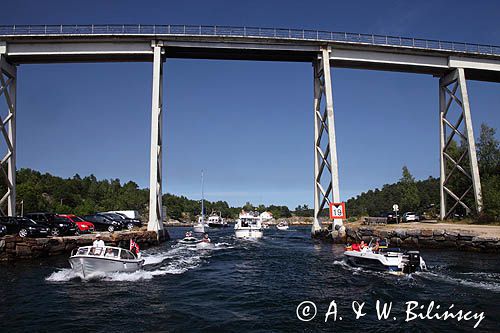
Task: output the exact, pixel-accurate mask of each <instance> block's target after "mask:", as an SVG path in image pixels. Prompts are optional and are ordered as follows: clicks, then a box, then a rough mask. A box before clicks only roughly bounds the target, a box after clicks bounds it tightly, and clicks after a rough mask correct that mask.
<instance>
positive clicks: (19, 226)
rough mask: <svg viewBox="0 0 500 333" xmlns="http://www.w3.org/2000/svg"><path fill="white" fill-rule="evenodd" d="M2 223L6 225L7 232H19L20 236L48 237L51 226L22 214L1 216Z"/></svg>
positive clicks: (12, 233)
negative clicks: (21, 215)
mask: <svg viewBox="0 0 500 333" xmlns="http://www.w3.org/2000/svg"><path fill="white" fill-rule="evenodd" d="M0 223H1V224H2V225H3V226H5V227H6V234H11V235H14V234H18V235H19V237H46V236H47V235H49V234H50V227H49V226H47V225H44V224H42V223H37V222H35V221H33V220H31V219H28V218H25V217H20V216H1V217H0Z"/></svg>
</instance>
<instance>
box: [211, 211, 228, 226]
mask: <svg viewBox="0 0 500 333" xmlns="http://www.w3.org/2000/svg"><path fill="white" fill-rule="evenodd" d="M208 226H209V227H210V228H225V227H227V222H226V220H224V219H223V218H222V214H221V212H219V214H218V215H217V214H216V213H212V214H210V216H209V217H208Z"/></svg>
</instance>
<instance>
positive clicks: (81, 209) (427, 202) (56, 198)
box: [0, 124, 500, 222]
mask: <svg viewBox="0 0 500 333" xmlns="http://www.w3.org/2000/svg"><path fill="white" fill-rule="evenodd" d="M495 134H496V132H495V129H493V128H491V127H488V126H487V125H485V124H483V125H481V131H480V135H479V138H478V139H477V142H476V148H477V149H476V150H477V158H478V163H479V172H480V175H481V185H482V194H483V203H484V209H483V212H482V213H481V214H480V215H479V216H474V215H473V217H474V218H475V219H477V220H478V221H482V222H490V221H499V220H500V147H499V141H498V140H496V139H495ZM464 145H465V143H463V142H462V143H456V142H455V141H452V142H451V144H450V149H449V154H450V156H451V157H452V158H453V159H454V160H460V159H461V160H462V162H461V165H462V166H463V168H464V171H466V172H470V171H469V169H470V168H469V167H468V165H469V162H468V160H467V159H468V156H466V155H467V154H464V151H465V150H464V147H465V146H464ZM464 155H465V156H464ZM446 167H447V168H448V170H449V171H450V170H451V169H450V168H453V165H452V163H448V164H447V165H446ZM455 171H456V170H455ZM452 175H453V173H452ZM458 175H459V173H458V172H455V173H454V176H452V177H450V178H449V179H448V181H447V187H448V188H450V189H452V190H453V191H454V192H455V193H464V192H466V190H467V188H468V186H469V184H468V183H467V182H465V181H464V177H463V176H462V177H459V176H458ZM16 183H17V211H18V212H24V213H27V212H35V211H44V212H47V211H48V212H57V213H75V214H79V215H84V214H90V213H94V212H99V211H107V210H138V211H139V212H140V213H141V214H142V216H143V217H146V216H147V213H148V212H147V209H148V200H149V190H148V189H147V188H139V186H138V185H137V184H136V183H135V182H133V181H128V182H125V183H122V182H121V181H120V180H119V179H109V180H108V179H104V180H98V179H97V178H96V177H95V176H94V175H90V176H86V177H83V178H82V177H81V176H80V175H78V174H76V175H74V176H73V177H72V178H67V179H64V178H61V177H57V176H54V175H51V174H49V173H43V174H42V173H40V172H38V171H35V170H32V169H26V168H23V169H20V170H17V179H16ZM0 190H2V193H5V185H4V184H3V183H2V185H0ZM448 200H449V201H448V202H447V204H448V207H452V205H453V204H454V200H453V199H452V198H450V196H448ZM464 201H465V202H466V203H467V205H468V206H469V207H474V200H473V196H472V191H469V192H468V193H467V195H466V196H465V197H464ZM395 203H397V204H398V205H399V207H400V211H402V212H403V211H416V212H418V213H421V214H422V213H426V214H427V215H430V216H437V214H439V179H438V178H434V177H429V178H427V179H425V180H415V179H414V177H413V176H412V175H411V173H410V170H409V169H408V168H407V167H406V166H403V168H402V175H401V178H400V179H399V181H398V182H396V183H394V184H386V185H384V186H383V187H382V188H381V189H378V188H377V189H374V190H369V191H367V192H364V193H361V194H359V195H358V196H356V197H354V198H351V199H349V200H347V202H346V209H347V213H348V216H349V217H361V216H367V215H371V216H379V215H381V214H383V213H384V212H388V211H391V209H392V208H391V207H392V205H393V204H395ZM163 205H164V206H165V207H166V214H167V217H168V218H171V219H176V220H182V221H189V220H195V219H196V216H197V215H199V214H200V213H201V203H200V201H199V200H192V199H189V198H187V197H185V196H178V195H174V194H169V193H167V194H164V195H163ZM242 209H245V210H246V211H255V210H256V211H259V212H263V211H270V212H271V213H272V214H273V216H274V217H275V218H281V217H291V216H292V215H295V216H302V217H306V216H307V217H310V216H313V209H311V208H309V206H308V205H306V204H304V205H299V206H298V207H296V208H295V210H294V211H290V209H289V208H288V207H287V206H284V205H269V206H265V205H255V206H254V205H253V204H252V203H250V202H247V203H246V204H245V205H244V206H243V207H231V206H230V205H229V204H228V203H227V202H226V201H216V202H211V201H205V213H206V214H210V213H211V212H220V213H221V214H222V216H223V217H226V218H237V216H238V213H239V212H240V211H241V210H242ZM324 213H327V211H326V210H325V211H324ZM468 213H469V212H466V211H465V210H464V209H463V208H462V207H461V206H458V207H457V208H456V209H455V214H454V216H464V215H467V214H468ZM325 215H326V214H325ZM452 217H453V216H452Z"/></svg>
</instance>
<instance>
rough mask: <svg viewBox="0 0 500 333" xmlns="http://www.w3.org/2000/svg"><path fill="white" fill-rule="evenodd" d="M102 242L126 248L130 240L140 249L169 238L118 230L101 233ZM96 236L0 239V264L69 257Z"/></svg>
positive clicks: (150, 233)
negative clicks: (22, 260)
mask: <svg viewBox="0 0 500 333" xmlns="http://www.w3.org/2000/svg"><path fill="white" fill-rule="evenodd" d="M101 237H102V238H101V239H102V240H103V241H104V242H105V243H106V245H110V246H119V247H122V248H126V249H128V247H129V242H130V240H131V239H133V240H134V241H135V242H136V243H137V244H139V246H140V247H141V248H147V247H149V246H154V245H159V244H160V243H161V242H163V241H165V240H168V239H170V237H169V235H168V233H162V234H160V236H159V235H158V233H157V232H155V231H146V230H137V231H119V232H114V233H109V232H102V233H101ZM94 240H95V234H86V235H80V236H64V237H50V238H21V237H19V236H17V235H8V236H5V237H2V238H0V261H14V260H19V259H35V258H40V257H50V256H56V255H61V254H68V253H70V252H71V251H73V250H74V249H76V248H78V247H80V246H88V245H92V242H93V241H94Z"/></svg>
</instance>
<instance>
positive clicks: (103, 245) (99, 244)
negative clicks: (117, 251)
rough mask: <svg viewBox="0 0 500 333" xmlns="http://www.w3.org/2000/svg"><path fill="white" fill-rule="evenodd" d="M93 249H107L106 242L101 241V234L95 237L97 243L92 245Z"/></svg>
mask: <svg viewBox="0 0 500 333" xmlns="http://www.w3.org/2000/svg"><path fill="white" fill-rule="evenodd" d="M92 246H93V247H105V246H106V244H104V241H103V240H102V239H101V234H97V235H96V236H95V241H94V243H92Z"/></svg>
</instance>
